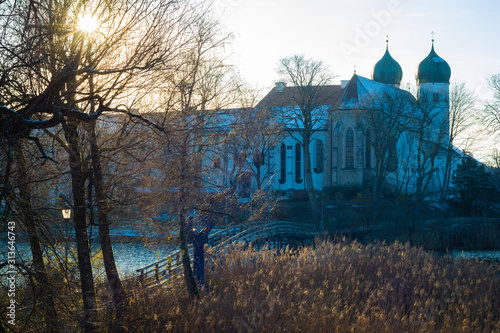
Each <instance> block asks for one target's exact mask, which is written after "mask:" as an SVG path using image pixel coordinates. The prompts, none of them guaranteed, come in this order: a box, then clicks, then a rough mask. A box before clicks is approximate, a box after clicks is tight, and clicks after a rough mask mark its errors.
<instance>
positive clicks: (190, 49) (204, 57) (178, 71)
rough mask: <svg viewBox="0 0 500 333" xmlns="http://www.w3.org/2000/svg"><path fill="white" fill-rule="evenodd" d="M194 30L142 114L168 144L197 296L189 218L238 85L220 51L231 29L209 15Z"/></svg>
mask: <svg viewBox="0 0 500 333" xmlns="http://www.w3.org/2000/svg"><path fill="white" fill-rule="evenodd" d="M207 10H208V9H207ZM189 34H190V36H192V39H191V43H190V44H189V45H186V47H185V49H184V52H183V54H182V57H181V58H179V59H178V61H177V62H176V64H175V67H174V68H173V69H174V70H173V71H170V70H169V71H164V72H158V75H159V76H158V77H159V78H160V79H161V80H162V81H158V84H157V85H156V86H155V89H152V91H151V94H152V95H154V96H157V97H158V98H157V99H156V102H157V103H156V104H155V105H150V110H151V113H150V114H149V115H145V116H144V117H142V120H143V121H144V120H146V123H147V124H148V125H149V126H150V127H151V128H152V129H153V130H154V131H155V133H156V135H157V136H156V139H157V140H158V143H160V144H161V145H163V146H164V147H165V149H164V153H165V155H164V156H163V159H162V160H161V161H162V162H161V163H162V165H160V166H159V169H160V170H161V172H162V173H163V174H164V175H165V177H164V178H163V182H162V186H163V188H164V191H165V193H164V195H162V198H161V200H163V201H167V202H169V200H170V199H172V198H173V199H174V201H175V205H173V206H172V208H173V209H172V211H171V212H170V213H171V215H174V216H175V217H176V220H177V223H178V233H179V240H180V248H181V251H182V264H183V269H184V278H185V281H186V286H187V291H188V293H189V295H190V297H192V298H194V297H198V296H199V291H198V288H197V285H196V281H195V278H194V275H193V271H192V268H191V264H190V257H189V251H188V234H187V232H186V227H187V220H188V218H189V216H190V215H189V214H190V213H191V214H192V211H193V210H194V211H200V210H203V209H202V207H201V206H203V203H202V201H203V199H202V198H203V195H204V190H205V189H206V188H207V187H212V186H213V184H209V183H208V178H206V177H204V175H206V172H204V171H205V170H204V168H205V167H207V165H206V163H205V160H206V158H205V157H206V156H207V155H208V154H209V153H210V152H213V150H214V149H215V150H216V147H217V146H219V145H220V144H221V143H223V142H224V137H221V133H224V129H223V128H222V129H221V127H223V126H224V124H225V123H226V121H225V118H226V112H225V111H224V109H225V108H227V107H228V106H229V105H231V104H232V103H233V102H234V101H235V99H234V95H233V92H234V90H235V85H234V80H233V79H232V76H231V75H230V74H231V67H230V66H227V65H226V64H225V61H224V59H223V58H221V57H220V53H221V52H220V51H221V49H222V48H223V47H224V46H225V45H226V44H227V42H228V35H226V34H223V32H221V28H220V26H219V25H218V23H217V22H216V21H214V20H213V19H212V18H210V17H209V16H206V17H203V18H200V20H199V21H197V22H195V23H194V24H192V25H191V26H190V29H189ZM208 167H210V168H211V165H209V166H208ZM190 211H191V212H190Z"/></svg>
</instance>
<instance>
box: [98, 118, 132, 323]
mask: <svg viewBox="0 0 500 333" xmlns="http://www.w3.org/2000/svg"><path fill="white" fill-rule="evenodd" d="M90 148H91V154H92V169H93V173H94V178H93V179H94V189H95V196H96V199H97V218H98V221H99V240H100V243H101V250H102V258H103V261H104V269H105V271H106V277H107V279H108V284H109V288H110V289H111V292H112V294H113V301H114V303H115V308H116V314H117V318H118V321H119V322H120V321H122V320H123V319H124V318H125V315H126V314H127V312H128V297H127V293H126V292H125V289H124V288H123V285H122V282H121V280H120V276H119V274H118V270H117V269H116V263H115V257H114V254H113V245H112V243H111V237H110V234H109V218H108V213H109V207H108V201H107V199H106V193H105V192H104V179H103V174H102V166H101V156H100V154H99V147H98V145H97V137H96V133H95V121H93V122H92V123H91V128H90ZM121 324H122V323H120V325H121Z"/></svg>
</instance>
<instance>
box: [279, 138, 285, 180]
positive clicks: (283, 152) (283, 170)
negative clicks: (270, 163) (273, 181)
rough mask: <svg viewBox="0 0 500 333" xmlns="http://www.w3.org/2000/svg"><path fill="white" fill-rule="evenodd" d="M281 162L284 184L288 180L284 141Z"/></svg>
mask: <svg viewBox="0 0 500 333" xmlns="http://www.w3.org/2000/svg"><path fill="white" fill-rule="evenodd" d="M280 162H281V172H280V176H281V177H280V179H279V182H280V184H284V183H285V182H286V145H285V144H284V143H282V144H281V148H280Z"/></svg>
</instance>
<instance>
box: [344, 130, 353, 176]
mask: <svg viewBox="0 0 500 333" xmlns="http://www.w3.org/2000/svg"><path fill="white" fill-rule="evenodd" d="M345 167H346V169H354V131H353V130H352V128H348V129H347V130H346V132H345Z"/></svg>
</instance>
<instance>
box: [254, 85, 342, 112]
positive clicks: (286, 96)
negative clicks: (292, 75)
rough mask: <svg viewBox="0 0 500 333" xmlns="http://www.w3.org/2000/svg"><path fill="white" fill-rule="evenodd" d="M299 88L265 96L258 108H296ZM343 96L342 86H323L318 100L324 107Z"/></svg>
mask: <svg viewBox="0 0 500 333" xmlns="http://www.w3.org/2000/svg"><path fill="white" fill-rule="evenodd" d="M297 90H298V87H285V90H284V91H283V92H277V91H276V88H273V89H271V91H270V92H269V93H268V94H267V95H266V96H264V98H263V99H262V100H261V101H260V102H259V103H258V104H257V107H279V106H296V105H297V103H296V102H295V101H294V99H293V97H292V96H294V94H296V93H297ZM340 95H341V88H340V85H328V86H322V87H321V90H320V96H319V97H318V100H319V101H321V104H322V105H333V104H335V102H336V101H337V99H338V98H339V97H340Z"/></svg>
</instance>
